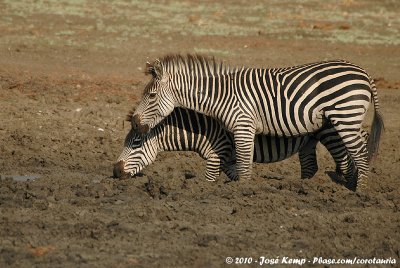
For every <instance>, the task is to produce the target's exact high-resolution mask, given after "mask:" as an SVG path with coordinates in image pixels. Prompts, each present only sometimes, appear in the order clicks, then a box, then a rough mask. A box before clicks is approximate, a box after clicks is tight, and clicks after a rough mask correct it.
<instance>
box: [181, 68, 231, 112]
mask: <svg viewBox="0 0 400 268" xmlns="http://www.w3.org/2000/svg"><path fill="white" fill-rule="evenodd" d="M234 77H235V73H225V74H216V75H211V74H208V75H206V76H204V77H200V76H196V75H187V76H186V77H185V79H183V78H182V77H179V78H178V79H177V80H178V81H184V82H181V83H180V84H179V86H178V87H177V88H178V90H177V96H176V100H177V102H178V106H180V107H183V108H187V109H190V110H194V111H196V112H199V113H201V114H205V115H208V116H212V117H215V118H220V117H221V116H223V114H225V113H226V110H224V109H225V108H228V107H232V104H233V102H234V100H235V99H234V94H233V91H234V90H235V81H234ZM222 103H223V104H222Z"/></svg>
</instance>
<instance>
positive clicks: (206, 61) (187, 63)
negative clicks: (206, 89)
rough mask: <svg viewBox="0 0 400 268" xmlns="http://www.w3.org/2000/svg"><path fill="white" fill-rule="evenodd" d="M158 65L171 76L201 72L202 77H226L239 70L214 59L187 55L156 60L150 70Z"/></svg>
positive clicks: (168, 56) (169, 56)
mask: <svg viewBox="0 0 400 268" xmlns="http://www.w3.org/2000/svg"><path fill="white" fill-rule="evenodd" d="M157 64H159V65H161V67H162V71H163V72H167V73H169V74H176V73H182V72H184V71H185V72H187V70H189V74H193V73H196V70H197V72H199V71H200V70H201V72H202V75H224V74H230V73H232V72H235V71H237V70H238V68H236V67H231V66H229V65H227V64H225V63H223V62H222V61H220V60H216V59H215V58H214V57H210V56H204V55H199V54H187V55H179V54H176V55H167V56H164V57H163V58H161V59H159V60H156V61H155V62H154V63H153V64H152V65H150V66H151V67H150V68H156V67H153V66H156V65H157Z"/></svg>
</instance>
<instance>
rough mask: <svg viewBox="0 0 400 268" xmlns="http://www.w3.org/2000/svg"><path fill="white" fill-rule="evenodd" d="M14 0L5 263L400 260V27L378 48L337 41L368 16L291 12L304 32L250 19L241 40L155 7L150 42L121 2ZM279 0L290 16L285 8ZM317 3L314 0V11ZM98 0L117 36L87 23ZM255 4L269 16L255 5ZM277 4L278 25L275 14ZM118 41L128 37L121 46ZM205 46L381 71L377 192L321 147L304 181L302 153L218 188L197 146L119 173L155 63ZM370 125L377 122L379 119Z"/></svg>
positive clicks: (0, 64) (1, 242)
mask: <svg viewBox="0 0 400 268" xmlns="http://www.w3.org/2000/svg"><path fill="white" fill-rule="evenodd" d="M16 2H18V1H16ZM50 2H51V3H53V2H52V1H50ZM55 2H56V3H58V1H55ZM73 2H74V3H75V1H73ZM76 2H77V3H80V1H76ZM226 2H227V3H228V2H229V3H230V4H231V1H226ZM365 2H366V3H367V4H366V3H364V4H363V5H361V4H358V5H359V6H357V5H356V3H355V1H343V3H342V2H341V4H340V5H339V8H340V9H342V10H341V11H343V12H347V13H348V15H347V16H351V14H352V13H351V12H356V10H361V11H357V12H361V13H362V12H364V11H365V18H368V16H372V15H371V12H370V11H368V10H369V8H371V6H374V3H375V4H376V3H378V2H379V5H381V3H382V2H384V1H375V2H374V1H369V2H368V1H365ZM10 3H13V1H10V2H9V1H5V3H0V8H1V9H2V10H5V11H4V14H5V15H4V16H3V17H2V19H1V20H0V51H1V57H0V122H1V123H0V174H1V180H0V266H1V267H4V266H13V267H27V266H49V267H57V266H74V267H75V266H78V265H81V266H88V267H89V266H90V267H98V266H107V267H118V266H121V267H125V266H137V267H153V266H156V267H157V266H158V267H219V266H223V265H225V258H226V257H228V256H231V257H252V258H253V259H254V258H258V257H260V256H266V257H269V258H275V257H277V256H280V257H282V256H289V257H304V258H307V259H308V260H312V258H313V257H324V258H354V257H356V256H357V257H360V258H374V257H376V258H389V257H390V258H394V259H397V263H399V262H400V149H399V145H400V131H399V130H400V116H399V113H398V109H399V103H400V91H399V85H400V83H399V80H400V79H399V76H398V74H399V66H400V65H399V59H400V48H399V45H398V44H399V43H400V41H399V40H397V39H396V37H395V36H399V35H398V31H399V30H398V29H397V28H395V26H396V25H394V24H393V25H392V26H390V27H392V30H391V31H389V30H387V29H386V28H385V27H383V28H382V29H381V28H377V29H373V30H374V31H376V32H377V34H378V35H379V34H380V35H382V36H385V37H387V40H388V41H387V42H386V43H385V42H383V43H380V42H378V41H376V42H375V41H369V39H368V40H366V41H365V42H364V41H363V42H358V41H357V40H353V39H351V40H350V41H346V40H344V39H343V40H344V41H343V40H342V41H332V40H331V39H329V38H328V39H327V37H332V36H333V37H334V36H335V34H336V32H338V31H339V33H338V34H341V32H340V31H348V33H349V35H351V34H354V35H357V34H359V32H358V29H364V28H362V27H361V26H363V25H362V23H361V26H359V25H358V24H357V23H355V22H354V24H352V23H351V20H349V22H346V21H345V22H337V21H336V22H330V21H321V17H319V18H315V19H314V20H312V19H311V18H309V17H308V20H304V19H302V18H301V16H300V15H299V16H300V18H299V17H294V16H293V17H291V18H288V21H289V20H290V23H288V28H290V29H292V30H293V31H289V30H288V31H287V32H283V33H279V32H277V33H269V32H264V31H261V30H259V28H257V27H259V25H258V26H257V27H255V28H254V29H253V28H251V27H253V24H252V23H253V21H252V20H248V21H247V23H248V25H247V26H246V27H249V29H250V28H251V31H250V30H249V32H244V33H241V34H237V35H235V33H225V32H223V31H222V30H221V33H219V34H218V33H217V34H206V33H204V32H200V34H199V33H197V32H193V33H191V32H190V31H189V30H190V29H191V28H189V30H187V29H188V28H182V29H186V32H181V31H180V30H179V29H180V28H176V29H175V28H173V29H169V28H168V29H167V28H165V27H164V28H161V29H159V28H157V27H161V26H160V25H161V24H160V22H158V23H159V24H157V25H152V24H151V23H152V20H151V17H149V18H147V19H148V20H147V21H146V18H143V17H140V23H142V24H141V27H147V28H146V29H148V31H149V34H147V35H145V36H143V37H141V36H136V35H133V34H131V32H133V31H134V30H127V31H128V34H124V33H125V32H124V31H123V30H121V29H120V28H118V27H117V26H118V25H122V24H123V23H124V21H119V20H113V18H115V17H117V15H118V14H120V13H118V12H117V11H121V10H125V9H127V7H125V5H122V4H121V5H116V6H115V9H112V11H113V12H116V13H115V14H117V15H115V14H114V13H113V12H111V9H110V7H109V6H107V5H109V4H107V2H105V3H102V4H92V6H90V5H85V4H77V5H78V10H79V8H81V9H82V10H84V14H83V15H82V16H79V14H80V13H79V14H78V15H76V14H73V11H74V12H75V9H73V8H72V7H69V6H68V8H71V9H67V7H65V10H67V11H66V12H67V14H66V15H63V14H61V13H57V12H54V6H52V5H51V4H49V5H50V7H51V8H48V9H45V11H40V10H38V9H34V8H32V9H30V8H31V7H32V5H33V4H32V3H30V4H26V5H25V6H24V7H25V8H26V9H23V8H22V7H19V6H17V7H14V6H12V4H10ZM91 3H92V2H91ZM93 3H94V2H93ZM118 3H120V2H118ZM121 3H122V2H121ZM185 3H186V2H185ZM232 3H234V4H232V6H233V7H240V6H241V4H240V3H239V2H238V1H232ZM274 3H275V2H274ZM277 3H279V1H278V2H277ZM277 3H275V6H274V8H276V10H281V9H282V10H283V9H284V8H285V5H287V4H285V3H282V4H277ZM313 3H314V4H315V1H310V3H309V4H308V5H305V6H304V7H303V10H304V9H305V11H304V12H303V13H302V14H303V15H304V14H308V13H307V12H306V11H307V9H310V10H311V9H312V8H313V7H314V4H313ZM390 3H391V2H390V1H389V3H385V4H383V5H381V6H383V9H384V10H387V11H388V13H387V14H389V15H387V16H385V13H383V14H381V16H380V17H379V16H378V17H376V18H375V17H374V21H375V20H378V22H379V19H380V22H381V23H382V25H383V24H385V23H386V24H387V23H388V22H387V20H388V19H390V16H391V15H390V14H392V13H390V12H389V11H393V10H394V11H395V12H397V14H398V12H400V8H399V7H398V6H391V4H390ZM186 4H188V5H189V6H190V2H187V3H186ZM63 5H67V4H65V3H64V4H63ZM79 5H80V6H79ZM193 5H194V4H193ZM246 5H247V4H245V6H246ZM364 5H365V6H364ZM255 7H257V5H255ZM52 8H53V9H52ZM57 8H61V9H62V8H63V6H61V7H59V6H57ZM279 8H281V9H279ZM396 8H397V9H396ZM92 9H93V10H95V11H99V10H100V11H101V12H100V13H99V14H102V15H104V18H108V21H107V20H106V19H104V20H105V21H106V22H107V23H109V25H111V26H112V27H111V26H110V29H111V30H104V29H109V28H107V27H106V26H107V25H106V26H104V25H103V28H101V27H100V26H98V27H86V28H84V27H83V26H82V27H80V26H81V25H86V26H87V25H91V24H92V23H93V21H92V20H94V21H96V20H95V19H94V18H93V16H97V15H96V14H97V13H96V14H95V15H93V16H91V14H92V13H91V10H92ZM17 10H18V12H17ZM68 10H72V11H71V12H70V13H68ZM174 10H175V9H174ZM193 10H195V11H196V10H197V11H198V10H199V9H193ZM372 10H373V9H372ZM24 11H25V12H26V13H24ZM195 11H193V12H195ZM197 11H196V12H197ZM170 12H172V11H170ZM176 12H177V13H179V12H181V13H182V14H183V15H184V16H187V19H186V20H185V23H188V24H190V23H191V24H194V26H193V27H195V29H197V28H198V27H203V26H202V25H207V24H204V23H207V18H208V17H202V16H201V14H203V13H201V12H200V13H199V12H198V13H199V14H200V15H199V14H197V13H196V14H194V15H190V13H189V11H188V10H186V9H184V10H183V11H179V10H178V11H176ZM229 12H231V11H229ZM243 12H244V13H245V14H247V15H248V14H250V13H251V12H254V13H255V14H254V16H255V17H257V16H260V14H259V13H257V12H260V11H258V10H256V9H254V10H253V9H245V10H244V11H243ZM332 12H334V10H332ZM60 14H61V15H60ZM174 14H175V13H174ZM179 14H180V13H179ZM213 14H214V13H213ZM224 14H225V15H224ZM268 14H269V15H268ZM268 14H267V15H266V16H267V19H271V21H272V20H273V19H274V18H275V17H273V16H272V15H271V14H272V13H268ZM340 14H342V13H340ZM349 14H350V15H349ZM85 15H87V17H86V16H85ZM106 15H107V16H106ZM153 15H154V14H153ZM156 15H157V14H156ZM227 15H228V14H226V13H224V12H222V11H221V12H220V13H215V14H214V15H213V17H210V18H209V19H210V20H211V21H212V22H215V23H216V25H217V26H218V25H219V26H220V25H224V23H225V22H226V23H229V22H232V23H235V21H230V20H229V19H230V18H229V17H228V16H227ZM361 15H362V14H361ZM98 16H99V18H103V17H101V16H100V15H98ZM388 16H389V18H388ZM249 17H250V15H249ZM124 18H125V19H126V20H127V21H129V20H130V19H131V18H130V17H129V16H126V17H124ZM322 19H326V20H328V19H327V18H322ZM121 20H122V19H121ZM9 21H11V22H12V23H8V22H9ZM138 21H139V19H138ZM107 23H106V24H107ZM386 24H385V25H386ZM32 25H33V26H32ZM96 25H97V24H96ZM180 25H181V24H179V23H177V26H176V27H180ZM374 25H375V24H374ZM217 26H216V27H217ZM219 26H218V27H219ZM113 27H114V28H113ZM182 27H184V26H182ZM196 27H197V28H196ZM221 27H222V26H221ZM374 27H375V26H374ZM376 27H378V26H376ZM387 27H389V26H387ZM397 27H398V24H397ZM132 28H133V29H136V28H134V25H133V24H132ZM71 29H72V30H71ZM80 29H81V30H80ZM102 29H103V30H102ZM113 29H116V30H115V31H113ZM207 29H208V28H206V30H204V31H205V32H206V31H207ZM221 29H223V28H221ZM238 29H239V28H238ZM240 29H242V28H240ZM243 29H247V28H243ZM243 29H242V30H243ZM63 30H64V31H63ZM130 31H131V32H130ZM182 31H183V30H182ZM243 31H244V30H243ZM352 31H354V32H352ZM56 33H58V34H56ZM285 34H288V36H284V35H285ZM360 35H361V34H360ZM119 37H126V40H125V39H124V40H125V41H121V42H119V41H118V40H120V39H118V38H119ZM299 37H301V38H299ZM397 38H398V37H397ZM96 40H97V41H96ZM116 40H117V41H116ZM381 40H382V39H381ZM384 40H386V39H384ZM390 40H392V41H390ZM96 42H99V43H96ZM195 48H196V49H195ZM199 51H200V52H202V53H206V54H214V55H216V56H217V57H219V58H221V59H222V60H224V61H227V62H229V63H231V64H233V65H247V66H265V67H272V66H288V65H294V64H299V63H305V62H311V61H317V60H321V59H332V58H344V59H347V60H350V61H352V62H355V63H357V64H359V65H361V66H363V67H365V68H366V69H367V70H368V71H369V72H370V73H371V75H372V76H373V77H377V78H379V79H378V81H377V84H378V87H379V91H378V94H379V100H380V103H381V109H382V112H383V114H384V116H385V126H386V129H385V133H384V136H383V139H382V142H381V147H380V151H379V155H378V157H377V158H376V160H375V161H374V162H373V164H372V168H371V174H370V179H369V188H368V189H367V191H366V192H365V193H362V194H358V193H354V192H351V191H349V190H347V189H346V188H345V187H343V186H342V185H340V184H337V183H335V181H334V180H333V179H331V177H330V176H329V174H327V173H329V172H332V171H333V170H334V163H333V161H332V159H331V157H330V156H329V155H328V153H327V151H326V150H325V149H323V148H321V147H319V148H318V161H319V171H318V173H317V174H316V176H315V177H314V178H313V179H310V180H306V181H302V180H300V179H299V177H300V166H299V162H298V159H297V157H292V158H290V159H287V160H285V161H283V162H280V163H276V164H256V165H255V166H254V176H253V179H252V180H250V181H239V182H232V183H224V181H225V178H224V177H221V178H220V180H219V181H217V182H207V181H206V180H205V179H204V177H203V175H204V171H205V161H203V160H202V159H201V158H200V157H198V156H197V155H196V154H194V153H162V154H161V155H159V157H158V160H157V161H156V163H154V164H153V165H151V166H149V167H148V168H146V169H145V170H144V175H143V176H141V177H136V178H134V179H129V180H115V179H112V178H110V176H111V175H112V166H113V163H114V161H115V160H116V158H117V157H118V155H119V153H120V152H121V149H122V146H123V140H124V138H125V135H126V134H127V132H128V130H129V124H127V123H126V122H125V123H124V119H125V115H126V114H127V112H128V111H129V110H130V109H131V108H132V107H133V106H134V105H135V104H137V102H138V100H139V98H140V95H141V92H142V90H143V87H144V85H145V82H146V80H147V78H146V77H145V76H144V74H143V68H144V66H145V62H146V61H147V60H153V59H154V58H155V57H156V56H160V55H163V54H165V53H186V52H199ZM370 121H371V117H370V116H369V118H368V120H366V123H365V125H366V126H367V127H368V126H369V125H370ZM15 175H36V176H38V177H39V178H38V179H36V180H34V181H26V182H21V181H15V180H12V179H11V177H12V176H15Z"/></svg>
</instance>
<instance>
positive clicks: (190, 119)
mask: <svg viewBox="0 0 400 268" xmlns="http://www.w3.org/2000/svg"><path fill="white" fill-rule="evenodd" d="M132 114H133V111H132V112H130V113H129V114H128V116H127V121H132ZM363 135H368V134H367V133H366V132H363ZM318 141H320V142H321V143H322V144H323V145H324V146H325V147H326V148H327V149H328V151H329V152H330V154H331V155H332V157H333V159H334V160H335V162H336V166H337V168H336V170H337V171H338V172H339V174H341V175H345V174H350V175H351V174H352V172H354V171H355V170H354V163H352V161H351V158H350V157H349V156H348V154H347V151H346V148H345V147H344V146H343V143H342V142H341V139H340V137H339V135H338V134H337V132H336V131H335V129H334V128H332V127H331V126H327V127H325V128H324V129H322V130H320V131H318V132H317V133H315V134H314V135H304V136H299V137H295V138H283V137H276V136H275V137H274V136H268V135H256V136H255V142H254V146H255V149H254V155H253V159H254V162H257V163H272V162H277V161H281V160H284V159H286V158H288V157H290V156H292V155H294V154H296V153H298V152H299V160H300V164H301V178H302V179H308V178H312V177H313V176H314V174H315V173H316V172H317V170H318V165H317V159H316V145H317V143H318ZM162 151H195V152H197V153H198V154H199V155H200V156H201V157H203V158H204V159H207V165H206V172H205V178H206V180H208V181H215V180H216V178H217V177H218V176H219V175H220V173H221V171H223V172H224V173H225V174H226V175H227V177H228V178H229V179H230V180H231V181H233V180H237V179H238V178H237V173H236V170H235V165H234V163H235V148H234V141H233V135H232V133H230V132H228V131H227V130H225V129H224V128H223V127H222V125H221V124H220V123H219V122H218V121H217V120H216V119H214V118H212V117H209V116H205V115H203V114H200V113H197V112H195V111H193V110H188V109H184V108H175V109H174V111H173V112H172V113H171V114H170V115H169V116H167V117H166V118H165V119H164V120H163V121H161V123H160V124H158V125H157V126H156V127H154V128H153V129H151V130H150V132H149V133H148V134H146V135H144V136H142V135H138V134H136V133H135V132H134V131H133V129H131V130H130V131H129V133H128V135H127V136H126V138H125V142H124V149H123V151H122V153H121V155H120V156H119V157H118V159H117V163H116V164H115V165H114V170H113V174H114V177H116V178H125V177H129V176H134V175H136V174H137V173H139V172H141V170H142V169H143V168H144V167H146V166H148V165H150V164H151V163H153V162H154V161H155V159H156V156H157V154H158V153H159V152H162ZM345 177H346V176H345ZM349 187H350V186H349Z"/></svg>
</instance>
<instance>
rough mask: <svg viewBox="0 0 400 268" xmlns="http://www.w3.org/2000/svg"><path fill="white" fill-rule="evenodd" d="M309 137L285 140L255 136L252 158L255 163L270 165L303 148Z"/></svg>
mask: <svg viewBox="0 0 400 268" xmlns="http://www.w3.org/2000/svg"><path fill="white" fill-rule="evenodd" d="M310 139H311V137H310V136H300V137H294V138H285V137H277V136H268V135H256V136H255V139H254V157H253V162H256V163H272V162H277V161H281V160H284V159H286V158H288V157H290V156H292V155H294V154H296V153H298V152H299V150H300V149H301V148H302V147H303V146H305V145H306V144H307V143H308V142H309V141H310Z"/></svg>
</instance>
